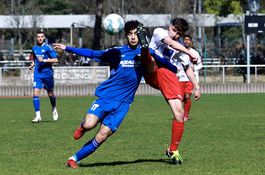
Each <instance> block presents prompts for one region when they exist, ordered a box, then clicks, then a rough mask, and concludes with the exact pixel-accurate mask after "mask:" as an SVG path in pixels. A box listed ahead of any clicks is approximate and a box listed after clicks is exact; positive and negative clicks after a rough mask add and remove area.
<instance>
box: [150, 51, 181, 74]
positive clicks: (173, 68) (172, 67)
mask: <svg viewBox="0 0 265 175" xmlns="http://www.w3.org/2000/svg"><path fill="white" fill-rule="evenodd" d="M150 54H151V55H152V57H153V58H154V59H155V61H156V64H157V65H158V66H161V67H165V68H167V69H169V70H170V71H172V72H174V73H177V72H178V69H177V67H176V66H175V65H173V64H172V63H170V62H169V61H168V60H167V59H165V58H162V57H160V56H159V55H157V54H155V51H154V50H153V49H150Z"/></svg>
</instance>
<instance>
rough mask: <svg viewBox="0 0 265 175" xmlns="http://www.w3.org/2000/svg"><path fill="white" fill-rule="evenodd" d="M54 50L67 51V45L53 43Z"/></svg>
mask: <svg viewBox="0 0 265 175" xmlns="http://www.w3.org/2000/svg"><path fill="white" fill-rule="evenodd" d="M52 45H53V48H54V49H62V50H65V47H66V46H65V45H64V44H60V43H53V44H52Z"/></svg>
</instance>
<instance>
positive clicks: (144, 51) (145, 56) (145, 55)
mask: <svg viewBox="0 0 265 175" xmlns="http://www.w3.org/2000/svg"><path fill="white" fill-rule="evenodd" d="M141 61H142V63H143V64H150V63H152V62H153V59H152V56H151V54H150V52H149V49H148V48H141Z"/></svg>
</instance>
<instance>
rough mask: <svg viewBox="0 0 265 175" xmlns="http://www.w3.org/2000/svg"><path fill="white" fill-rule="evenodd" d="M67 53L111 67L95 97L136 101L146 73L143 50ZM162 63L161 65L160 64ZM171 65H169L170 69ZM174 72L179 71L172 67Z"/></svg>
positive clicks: (78, 50) (76, 51)
mask: <svg viewBox="0 0 265 175" xmlns="http://www.w3.org/2000/svg"><path fill="white" fill-rule="evenodd" d="M65 50H66V51H69V52H73V53H76V54H78V55H82V56H85V57H89V58H92V59H94V60H96V61H105V62H108V63H109V65H110V70H111V72H110V77H109V78H108V79H107V80H106V81H104V82H103V83H102V84H101V85H100V86H98V87H97V89H96V93H95V95H96V96H98V97H100V98H106V99H111V100H116V101H123V102H129V103H131V102H132V101H133V99H134V95H135V92H136V90H137V87H138V86H139V84H140V81H141V78H142V76H143V73H144V69H143V65H142V63H141V60H140V56H141V49H140V48H136V49H132V48H130V47H129V46H128V45H125V46H121V47H114V48H111V49H107V50H100V51H95V50H91V49H80V48H72V47H68V46H67V47H66V48H65ZM151 54H152V56H153V57H154V58H155V59H156V60H157V59H158V61H157V62H158V63H159V64H160V65H167V64H168V63H169V62H166V63H165V59H163V58H160V57H158V56H157V55H155V54H154V52H151ZM160 61H161V63H160ZM170 66H171V64H170V63H169V67H170ZM171 68H172V70H173V71H177V70H176V68H175V67H174V66H173V65H172V67H171Z"/></svg>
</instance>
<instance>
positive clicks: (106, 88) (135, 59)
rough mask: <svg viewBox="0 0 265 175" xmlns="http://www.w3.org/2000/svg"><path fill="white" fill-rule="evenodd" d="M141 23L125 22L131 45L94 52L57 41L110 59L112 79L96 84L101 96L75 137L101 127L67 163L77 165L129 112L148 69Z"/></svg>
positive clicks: (97, 57)
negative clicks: (144, 62)
mask: <svg viewBox="0 0 265 175" xmlns="http://www.w3.org/2000/svg"><path fill="white" fill-rule="evenodd" d="M138 25H139V22H138V21H128V22H126V24H125V28H124V30H125V36H126V38H127V41H128V44H126V45H124V46H120V47H114V48H110V49H107V50H100V51H95V50H91V49H80V48H73V47H69V46H65V45H63V44H58V43H56V44H54V47H55V48H60V49H63V50H66V51H68V52H72V53H75V54H78V55H82V56H86V57H89V58H92V59H94V60H98V61H107V62H108V63H109V65H110V70H111V75H110V77H109V79H107V80H106V81H104V82H103V83H102V84H101V85H99V86H98V87H97V89H96V92H95V95H96V96H97V97H98V99H97V100H95V101H94V102H93V103H92V105H91V106H90V108H89V109H88V110H87V114H86V116H85V118H84V119H83V121H82V123H81V125H80V126H79V127H78V128H77V129H76V131H75V133H74V139H76V140H78V139H80V138H81V137H82V136H83V134H84V133H85V132H86V131H89V130H91V129H93V128H95V127H96V126H97V124H98V123H101V124H100V129H99V130H98V132H97V133H96V135H95V137H94V138H92V139H91V140H89V141H88V142H87V143H86V144H85V145H84V146H83V147H82V148H81V149H80V150H79V151H77V152H76V153H75V154H74V155H73V156H71V157H70V158H69V159H68V160H67V163H66V166H68V167H71V168H78V164H77V162H79V161H80V160H82V159H84V158H85V157H87V156H89V155H90V154H92V153H93V152H94V151H96V149H98V147H99V146H100V145H101V144H102V143H103V142H104V141H106V140H107V138H108V137H109V136H111V135H112V134H113V133H115V131H116V130H117V129H118V127H119V126H120V124H121V122H122V121H123V119H124V118H125V116H126V114H127V113H128V111H129V108H130V106H131V103H132V102H133V100H134V95H135V92H136V90H137V88H138V86H139V83H140V81H141V78H142V76H143V73H144V71H145V69H144V68H143V65H142V63H141V56H140V55H141V47H140V45H138V42H139V39H138V37H137V26H138ZM151 55H152V56H153V58H154V59H155V61H156V62H157V63H156V64H158V65H160V66H165V67H167V68H169V69H170V70H172V71H173V72H177V68H176V67H175V66H173V65H172V64H171V63H169V62H168V61H165V59H163V58H160V57H159V56H157V55H155V54H154V52H152V51H151Z"/></svg>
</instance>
